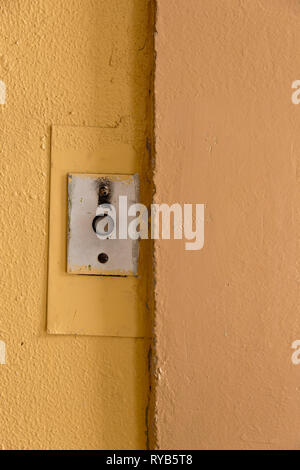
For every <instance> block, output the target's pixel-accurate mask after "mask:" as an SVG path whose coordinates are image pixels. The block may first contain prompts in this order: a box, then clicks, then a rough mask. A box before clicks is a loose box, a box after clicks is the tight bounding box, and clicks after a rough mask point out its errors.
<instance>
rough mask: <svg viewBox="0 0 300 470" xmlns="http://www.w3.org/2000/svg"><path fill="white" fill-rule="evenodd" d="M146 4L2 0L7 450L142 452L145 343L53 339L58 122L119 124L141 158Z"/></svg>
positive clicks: (0, 404) (0, 307)
mask: <svg viewBox="0 0 300 470" xmlns="http://www.w3.org/2000/svg"><path fill="white" fill-rule="evenodd" d="M149 6H150V3H149V5H148V1H147V0H102V1H101V0H39V1H35V2H33V1H31V0H22V1H18V0H3V1H2V2H1V7H0V24H1V28H0V30H1V33H0V79H1V80H3V81H4V82H5V83H6V86H7V103H6V105H4V106H1V107H0V125H1V134H0V135H1V138H0V142H1V146H0V152H1V157H0V195H1V204H0V256H1V265H0V289H1V302H0V312H1V313H0V338H1V339H2V340H4V341H5V342H6V346H7V365H5V366H3V365H2V366H0V390H1V399H0V444H1V446H2V448H4V449H5V448H7V449H12V448H14V449H27V448H35V449H39V448H85V449H87V448H91V449H94V448H102V449H103V448H119V449H122V448H144V447H145V446H146V440H147V429H146V408H147V403H148V388H149V387H148V349H149V342H148V341H146V340H143V339H133V338H105V337H87V336H86V337H84V336H82V337H81V336H55V335H47V334H46V284H47V235H48V226H47V217H48V198H49V161H50V128H51V125H53V124H55V125H68V126H104V127H113V126H118V128H119V129H121V131H122V133H123V135H124V137H126V139H127V140H128V142H129V143H130V144H132V145H133V146H134V147H135V149H136V151H137V152H138V153H139V154H140V155H141V159H142V158H144V156H145V152H146V145H145V143H146V136H147V134H148V133H149V119H148V118H149V113H150V108H149V100H150V99H151V96H150V95H149V88H151V67H152V27H151V25H152V19H151V14H150V8H149Z"/></svg>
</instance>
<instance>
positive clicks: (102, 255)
mask: <svg viewBox="0 0 300 470" xmlns="http://www.w3.org/2000/svg"><path fill="white" fill-rule="evenodd" d="M98 261H99V263H102V264H104V263H107V261H108V255H107V254H106V253H100V255H98Z"/></svg>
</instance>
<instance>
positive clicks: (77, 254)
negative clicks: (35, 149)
mask: <svg viewBox="0 0 300 470" xmlns="http://www.w3.org/2000/svg"><path fill="white" fill-rule="evenodd" d="M138 189H139V185H138V175H98V174H79V173H71V174H68V250H67V271H68V273H70V274H90V275H115V276H130V275H136V274H137V265H138V241H137V240H131V239H129V238H128V239H121V240H120V239H118V237H117V238H116V239H110V238H108V237H109V235H110V234H111V232H112V231H113V230H116V233H117V234H118V232H119V230H118V229H119V204H118V203H119V196H127V201H128V207H129V206H130V205H131V204H134V203H136V202H137V201H138ZM105 204H111V205H113V206H114V208H115V210H116V227H114V223H113V221H112V219H111V218H110V216H109V215H106V216H103V215H98V214H99V207H100V205H105ZM101 207H103V206H101ZM99 227H100V228H99ZM100 230H104V232H103V233H102V232H100ZM106 233H107V238H106V239H101V237H103V235H105V234H106Z"/></svg>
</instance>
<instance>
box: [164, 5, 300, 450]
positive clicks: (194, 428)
mask: <svg viewBox="0 0 300 470" xmlns="http://www.w3.org/2000/svg"><path fill="white" fill-rule="evenodd" d="M299 26H300V4H299V1H297V0H285V1H282V0H272V1H270V0H230V1H229V0H228V1H220V0H188V1H187V0H168V1H165V0H158V14H157V31H158V34H157V37H156V52H157V65H156V66H157V69H156V142H157V167H156V176H155V182H156V188H157V194H156V201H157V202H165V203H173V202H180V203H184V202H185V203H205V204H206V209H205V210H206V212H205V246H204V248H203V250H201V251H198V252H192V251H190V252H188V251H185V250H184V243H183V242H181V241H173V242H169V241H160V242H157V243H156V276H157V284H156V303H157V312H156V355H157V368H156V374H155V375H156V380H157V387H156V415H155V423H156V429H157V442H158V446H159V447H160V448H200V449H212V448H220V449H231V448H237V449H254V448H257V449H273V448H292V449H299V447H300V438H299V429H300V394H299V391H300V388H299V379H300V366H298V368H297V366H295V365H293V364H292V362H291V353H292V350H291V343H292V341H294V340H295V339H299V337H300V302H299V301H300V289H299V279H300V272H299V262H298V260H299V259H300V258H299V257H300V246H299V233H300V212H299V204H300V189H299V188H300V176H299V175H300V132H299V129H300V106H299V107H297V106H295V105H293V104H292V102H291V92H292V90H291V83H292V81H293V80H296V79H299V78H300V76H299V75H300V53H299V47H298V45H299V43H300V27H299Z"/></svg>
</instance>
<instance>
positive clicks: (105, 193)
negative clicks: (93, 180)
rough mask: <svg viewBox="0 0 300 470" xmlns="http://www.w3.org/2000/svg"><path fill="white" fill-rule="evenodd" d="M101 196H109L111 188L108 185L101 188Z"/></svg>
mask: <svg viewBox="0 0 300 470" xmlns="http://www.w3.org/2000/svg"><path fill="white" fill-rule="evenodd" d="M99 194H100V196H102V197H105V196H108V195H109V186H108V184H103V185H102V186H100V188H99Z"/></svg>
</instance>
